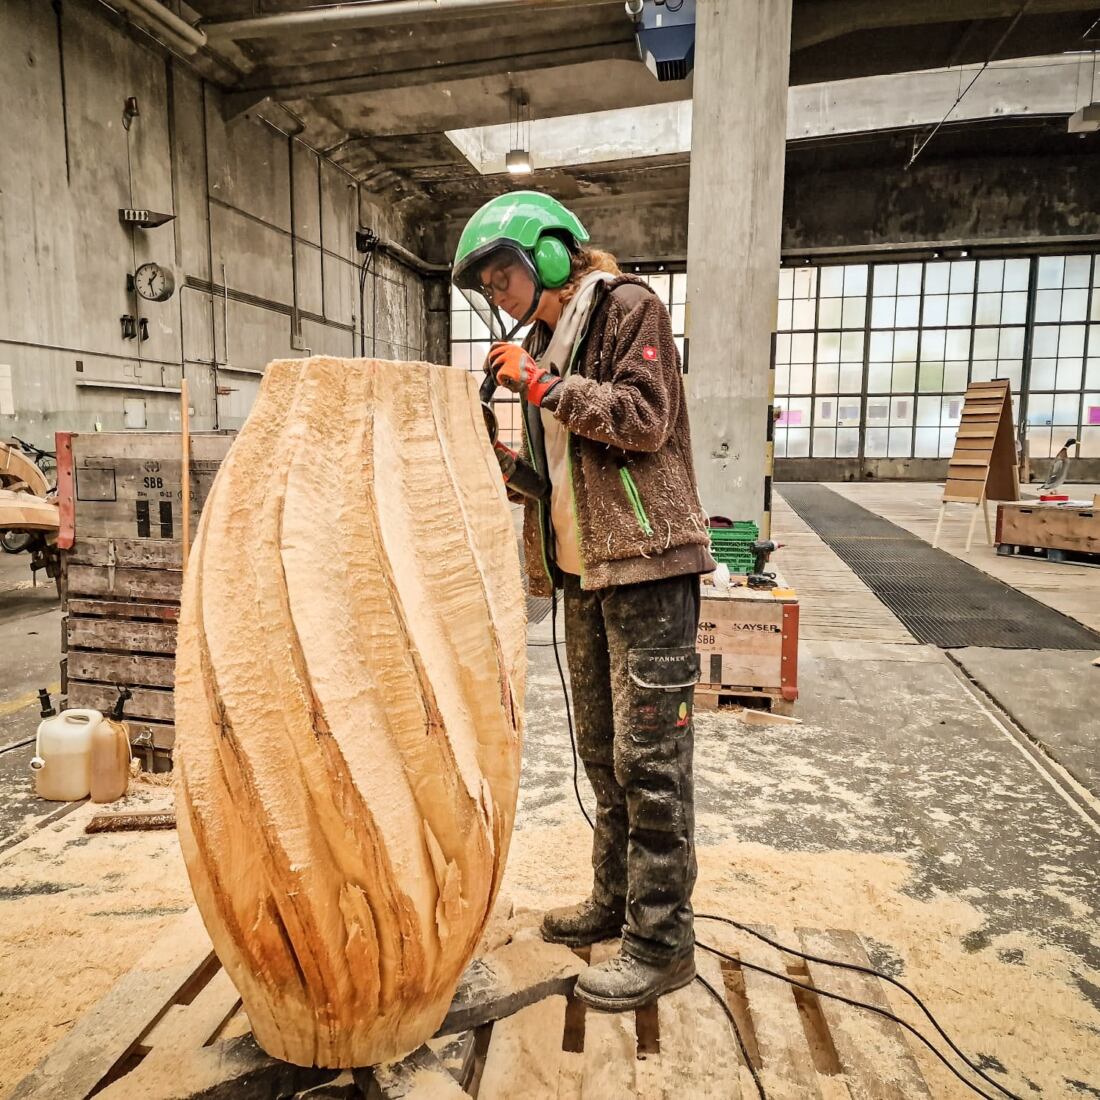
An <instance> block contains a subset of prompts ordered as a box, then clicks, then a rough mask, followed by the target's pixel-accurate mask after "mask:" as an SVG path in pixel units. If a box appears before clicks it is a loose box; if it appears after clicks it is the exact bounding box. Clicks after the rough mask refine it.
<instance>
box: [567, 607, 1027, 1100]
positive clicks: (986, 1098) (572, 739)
mask: <svg viewBox="0 0 1100 1100" xmlns="http://www.w3.org/2000/svg"><path fill="white" fill-rule="evenodd" d="M557 603H558V601H557V592H556V591H555V593H554V595H553V597H552V599H551V611H550V615H551V618H550V637H551V642H550V645H551V646H552V647H553V649H554V661H555V663H556V665H557V667H558V678H559V680H560V681H561V690H562V696H563V698H564V699H565V718H566V722H567V724H568V726H569V744H570V747H571V748H572V750H573V793H574V795H575V796H576V799H577V805H578V806H579V807H580V811H581V813H582V814H583V815H584V819H585V821H587V822H588V827H589V828H590V829H594V828H595V825H594V824H593V822H592V818H591V817H590V816H589V813H588V810H587V809H586V807H585V805H584V801H583V799H582V798H581V790H580V783H579V781H578V771H579V754H578V752H577V738H576V733H575V731H574V729H573V707H572V703H571V701H570V698H569V688H568V685H567V684H566V681H565V670H564V669H563V668H562V663H561V656H560V654H559V653H558V637H557V611H558V607H557ZM695 916H696V917H697V918H699V919H701V920H717V921H722V922H723V923H726V924H729V925H732V926H733V927H734V928H738V929H740V930H741V931H744V932H747V933H749V934H750V935H753V936H756V937H757V938H758V939H761V940H763V941H764V942H765V943H767V944H769V945H770V946H772V947H774V948H776V949H777V950H779V951H783V952H785V953H787V954H789V955H794V956H796V957H798V958H802V959H806V960H807V961H810V962H818V963H821V964H823V965H825V966H832V967H837V968H839V969H843V970H855V971H857V972H860V973H865V974H868V975H870V976H872V977H876V978H880V979H882V980H883V981H887V982H889V983H890V984H892V985H894V986H897V987H898V988H899V989H900V990H902V991H903V992H904V993H906V994H907V995H908V996H910V997H911V998H912V999H913V1000H914V1002H916V1004H917V1005H918V1006H919V1007H920V1009H921V1011H922V1012H923V1013H924V1014H925V1016H927V1017H928V1019H929V1020H930V1021H931V1023H932V1026H933V1027H934V1028H935V1029H936V1031H937V1032H938V1033H939V1034H940V1035H941V1036H942V1037H943V1039H944V1040H945V1041H946V1042H947V1044H948V1046H950V1048H951V1050H952V1051H954V1053H955V1054H956V1055H957V1056H958V1057H959V1058H960V1059H961V1060H962V1061H963V1062H964V1063H965V1064H966V1066H967V1068H968V1069H970V1070H972V1071H973V1072H974V1073H976V1074H977V1075H978V1076H979V1077H981V1078H982V1079H983V1080H984V1081H987V1082H989V1083H990V1084H991V1085H993V1086H994V1087H995V1088H997V1089H999V1090H1000V1091H1001V1092H1002V1093H1003V1094H1004V1096H1006V1097H1008V1098H1009V1100H1021V1097H1019V1096H1017V1095H1016V1094H1015V1093H1014V1092H1011V1091H1010V1090H1009V1089H1007V1088H1005V1086H1004V1085H1002V1084H1000V1083H999V1082H998V1081H995V1080H993V1078H991V1077H989V1076H988V1075H987V1074H986V1073H985V1072H984V1071H983V1070H981V1069H979V1068H978V1066H977V1065H975V1064H974V1063H973V1062H972V1061H971V1060H970V1059H969V1058H967V1056H966V1055H965V1054H963V1053H962V1051H961V1050H960V1049H959V1047H958V1046H957V1045H956V1044H955V1043H954V1042H953V1041H952V1039H951V1038H950V1036H949V1035H948V1034H947V1032H946V1031H944V1029H943V1028H942V1027H941V1026H940V1023H939V1021H938V1020H937V1019H936V1018H935V1016H933V1015H932V1012H931V1010H930V1009H928V1008H927V1007H926V1006H925V1004H924V1002H923V1001H921V999H920V998H919V997H918V996H917V995H916V994H915V993H914V992H913V991H912V990H910V989H909V988H908V987H906V986H905V985H903V984H902V983H901V982H899V981H898V980H897V979H896V978H892V977H890V975H889V974H884V973H882V972H881V971H878V970H875V969H874V968H873V967H867V966H861V965H859V964H858V963H848V962H843V961H841V960H839V959H827V958H821V957H818V956H816V955H809V954H807V953H805V952H802V951H798V950H797V949H795V948H792V947H787V946H785V945H784V944H781V943H778V942H777V941H775V940H771V939H768V938H767V937H765V936H764V935H763V934H761V933H759V932H756V931H754V930H753V929H751V928H749V927H748V926H747V925H742V924H740V923H738V922H737V921H734V920H732V919H731V918H729V917H720V916H716V915H714V914H712V913H696V914H695ZM696 943H697V944H698V946H699V947H702V948H703V949H704V950H705V951H710V952H711V953H712V954H714V955H718V956H719V957H720V958H723V959H727V960H728V961H729V962H731V963H734V964H735V965H738V966H744V967H748V969H750V970H756V971H759V972H760V973H761V974H768V975H770V976H771V977H773V978H777V979H779V980H780V981H783V982H786V983H787V984H788V985H791V986H793V987H795V988H796V989H804V990H806V991H808V992H810V993H814V994H817V995H819V996H822V997H829V998H832V999H833V1000H836V1001H840V1002H842V1003H843V1004H847V1005H851V1006H852V1007H853V1008H862V1009H866V1010H867V1011H868V1012H874V1013H876V1014H878V1015H880V1016H883V1017H885V1018H886V1019H889V1020H893V1021H894V1022H895V1023H897V1024H899V1025H900V1026H901V1027H903V1028H904V1029H905V1030H906V1031H908V1032H910V1033H911V1034H912V1035H913V1036H915V1037H916V1038H917V1039H919V1040H920V1041H921V1042H922V1043H923V1044H924V1045H925V1046H926V1047H928V1049H929V1050H930V1051H931V1052H932V1053H933V1054H934V1055H935V1056H936V1057H937V1058H938V1059H939V1060H940V1061H941V1062H942V1063H943V1064H944V1065H945V1066H946V1067H947V1068H948V1069H949V1070H950V1071H951V1072H952V1073H953V1074H954V1075H955V1076H956V1077H957V1078H958V1079H959V1080H960V1081H962V1083H963V1084H964V1085H966V1087H967V1088H968V1089H971V1090H972V1091H973V1092H975V1093H977V1094H978V1095H979V1096H981V1097H982V1098H983V1100H1000V1098H999V1097H996V1096H991V1095H990V1094H989V1093H987V1092H984V1091H983V1090H982V1089H980V1088H979V1087H978V1086H977V1085H974V1084H972V1083H971V1082H970V1081H967V1079H966V1078H965V1077H963V1076H962V1074H961V1073H959V1071H958V1070H957V1069H956V1068H955V1067H954V1066H953V1065H952V1064H951V1063H950V1062H949V1061H948V1060H947V1058H946V1057H945V1056H944V1054H943V1053H941V1051H940V1050H939V1049H938V1048H937V1047H936V1046H935V1044H934V1043H933V1042H932V1041H931V1040H930V1039H928V1038H927V1037H926V1036H925V1035H923V1034H922V1033H921V1032H920V1031H918V1030H917V1029H916V1028H915V1027H913V1025H912V1024H909V1023H907V1022H906V1021H905V1020H903V1019H902V1018H901V1017H900V1016H897V1015H895V1014H894V1013H892V1012H890V1011H889V1010H888V1009H884V1008H879V1007H878V1006H877V1005H871V1004H867V1003H866V1002H864V1001H859V1000H855V999H854V998H851V997H845V996H844V995H843V994H840V993H831V992H829V991H828V990H824V989H819V988H818V987H816V986H813V985H807V984H805V983H803V982H800V981H797V980H796V979H794V978H792V977H790V975H788V974H780V973H779V972H778V971H776V970H770V969H769V968H768V967H766V966H760V965H758V964H757V963H751V962H748V961H746V960H744V959H739V958H736V957H735V956H733V955H728V954H726V952H724V951H720V950H719V949H718V948H717V947H711V946H710V944H706V943H703V942H702V940H697V941H696ZM697 977H698V978H699V981H700V982H702V984H703V985H705V986H706V987H707V989H708V990H709V991H710V992H711V993H712V994H713V995H714V996H717V992H716V991H715V990H714V989H713V987H712V986H710V985H709V983H707V981H706V980H705V979H704V978H702V977H699V976H698V975H697ZM723 1008H725V1009H726V1013H727V1016H728V1017H729V1019H730V1022H731V1023H732V1024H733V1029H734V1034H735V1035H736V1037H737V1042H738V1044H739V1045H740V1047H741V1049H742V1051H744V1049H745V1048H744V1041H743V1039H742V1038H741V1033H740V1031H739V1030H738V1029H737V1024H736V1021H734V1019H733V1013H732V1011H730V1009H729V1006H728V1005H727V1004H725V1002H724V999H723ZM746 1061H747V1062H748V1064H749V1068H750V1070H752V1072H753V1080H754V1081H755V1082H756V1086H757V1089H758V1090H759V1092H760V1096H761V1100H766V1098H765V1095H764V1090H763V1086H762V1085H761V1084H760V1080H759V1078H758V1077H757V1076H756V1072H755V1070H754V1069H753V1066H752V1063H751V1062H749V1061H748V1057H747V1055H746Z"/></svg>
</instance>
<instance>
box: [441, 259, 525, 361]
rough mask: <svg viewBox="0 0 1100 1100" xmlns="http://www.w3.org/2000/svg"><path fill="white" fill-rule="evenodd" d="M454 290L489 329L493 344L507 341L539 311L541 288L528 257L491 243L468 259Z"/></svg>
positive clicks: (456, 277)
mask: <svg viewBox="0 0 1100 1100" xmlns="http://www.w3.org/2000/svg"><path fill="white" fill-rule="evenodd" d="M453 280H454V284H455V286H457V287H458V289H459V290H460V291H461V292H462V295H463V297H464V298H465V299H466V300H467V301H468V302H469V303H470V306H471V308H472V309H473V311H474V312H475V313H476V314H477V315H478V316H479V317H480V318H481V319H482V320H483V321H484V322H485V324H486V325H488V327H489V331H490V333H491V335H492V339H493V340H510V339H512V338H513V337H514V336H515V334H516V333H517V331H518V330H519V329H520V328H521V327H522V326H523V325H525V324H527V323H528V322H529V321H530V320H531V317H532V315H533V314H534V312H535V310H536V309H537V308H538V304H539V298H540V297H541V296H542V284H541V282H540V281H539V277H538V273H537V272H536V270H535V266H534V264H533V263H532V262H531V258H530V256H528V255H527V253H526V251H525V250H524V249H522V248H519V247H518V246H515V245H510V244H504V245H501V244H500V243H499V242H494V243H493V244H492V245H489V246H486V247H485V248H483V249H479V250H478V252H477V253H472V254H471V255H470V256H468V257H467V259H466V262H465V263H464V265H463V268H462V270H461V271H459V270H457V269H456V270H455V272H454V275H453Z"/></svg>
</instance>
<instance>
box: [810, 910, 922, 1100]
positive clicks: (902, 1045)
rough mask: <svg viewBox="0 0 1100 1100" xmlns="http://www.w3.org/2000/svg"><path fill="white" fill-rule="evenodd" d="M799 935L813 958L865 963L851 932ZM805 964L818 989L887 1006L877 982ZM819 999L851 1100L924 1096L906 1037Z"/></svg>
mask: <svg viewBox="0 0 1100 1100" xmlns="http://www.w3.org/2000/svg"><path fill="white" fill-rule="evenodd" d="M798 935H799V938H800V939H801V941H802V946H803V949H804V950H806V951H807V952H809V953H810V954H812V955H820V956H822V957H824V958H829V959H841V960H843V961H845V962H854V963H860V964H861V965H863V966H868V965H870V963H869V961H868V959H867V953H866V952H865V951H864V950H863V945H862V943H861V942H860V940H859V938H858V937H857V936H856V935H855V934H854V933H852V932H837V931H830V932H818V931H808V930H805V929H799V932H798ZM807 966H808V969H809V972H810V977H811V978H812V979H813V983H814V985H815V986H817V987H818V988H820V989H827V990H829V991H830V992H832V993H840V994H842V995H843V996H845V997H851V998H853V999H855V1000H860V1001H864V1002H865V1003H867V1004H872V1005H875V1006H876V1007H878V1008H889V1007H890V1006H889V1003H888V1002H887V1000H886V997H885V994H884V993H883V991H882V986H881V984H880V983H879V981H878V980H877V979H876V978H872V977H870V976H869V975H866V974H857V973H854V972H853V971H851V970H840V969H838V968H837V967H831V966H823V965H821V964H820V963H808V964H807ZM818 1001H819V1003H820V1006H821V1013H822V1015H823V1016H824V1017H825V1021H826V1023H827V1024H828V1025H829V1033H830V1035H831V1036H832V1040H833V1046H834V1047H835V1048H836V1053H837V1056H838V1057H839V1059H840V1063H841V1065H842V1066H843V1067H844V1071H845V1077H846V1081H847V1084H848V1090H849V1092H851V1094H852V1100H915V1098H917V1097H927V1096H929V1092H928V1086H927V1085H926V1084H925V1082H924V1078H923V1077H922V1076H921V1073H920V1070H919V1069H918V1068H917V1063H916V1062H915V1061H914V1059H913V1055H912V1052H911V1051H910V1049H909V1047H908V1045H907V1043H906V1041H905V1033H904V1032H903V1031H902V1030H901V1028H900V1027H898V1025H897V1024H895V1023H893V1022H892V1021H891V1020H886V1019H883V1017H881V1016H878V1015H876V1014H875V1013H872V1012H864V1011H861V1010H860V1009H857V1008H852V1007H851V1006H850V1005H845V1004H841V1003H840V1002H839V1001H834V1000H832V999H831V998H829V997H819V998H818Z"/></svg>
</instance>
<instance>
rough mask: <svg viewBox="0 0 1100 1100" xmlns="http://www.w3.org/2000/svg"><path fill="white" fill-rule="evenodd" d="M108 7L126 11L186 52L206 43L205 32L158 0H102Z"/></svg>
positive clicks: (195, 49)
mask: <svg viewBox="0 0 1100 1100" xmlns="http://www.w3.org/2000/svg"><path fill="white" fill-rule="evenodd" d="M103 2H104V3H107V4H108V6H109V7H112V8H115V9H116V10H121V11H125V12H128V13H129V14H130V15H132V16H134V17H135V18H136V19H137V20H138V22H140V23H141V24H142V26H144V27H147V28H148V29H149V30H152V31H153V32H155V33H156V34H158V35H160V36H161V37H163V38H164V40H165V41H166V42H167V44H168V45H169V46H172V47H174V48H175V49H177V50H179V51H181V52H182V53H186V54H193V53H197V52H198V51H199V50H201V49H202V48H203V46H205V45H206V32H205V31H203V30H200V29H199V28H197V27H193V26H191V24H190V23H188V22H186V20H183V19H181V18H180V17H179V16H178V15H176V14H175V12H172V11H169V10H168V8H166V7H165V6H164V5H163V4H161V3H160V2H159V0H103Z"/></svg>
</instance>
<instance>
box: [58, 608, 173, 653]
mask: <svg viewBox="0 0 1100 1100" xmlns="http://www.w3.org/2000/svg"><path fill="white" fill-rule="evenodd" d="M65 609H66V610H67V611H68V613H69V615H70V616H72V615H89V616H92V615H94V616H98V617H101V618H107V619H135V620H136V619H152V620H156V621H165V622H169V621H170V622H175V621H176V620H177V619H179V617H180V605H179V604H178V603H149V602H147V601H142V600H96V599H82V598H80V597H77V598H75V599H68V600H66V601H65ZM173 648H174V646H173Z"/></svg>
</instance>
